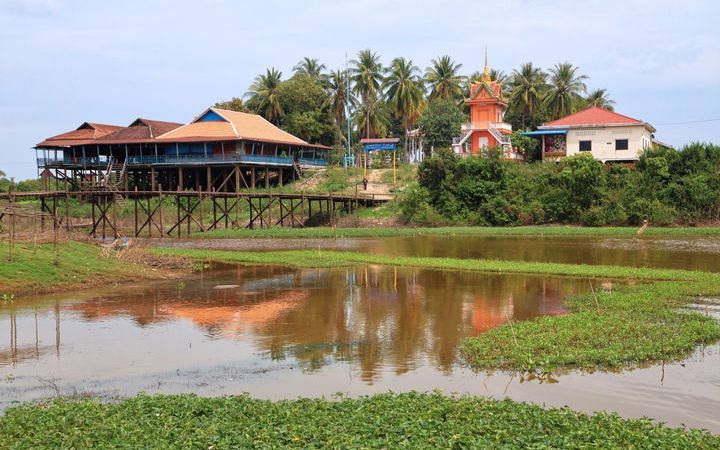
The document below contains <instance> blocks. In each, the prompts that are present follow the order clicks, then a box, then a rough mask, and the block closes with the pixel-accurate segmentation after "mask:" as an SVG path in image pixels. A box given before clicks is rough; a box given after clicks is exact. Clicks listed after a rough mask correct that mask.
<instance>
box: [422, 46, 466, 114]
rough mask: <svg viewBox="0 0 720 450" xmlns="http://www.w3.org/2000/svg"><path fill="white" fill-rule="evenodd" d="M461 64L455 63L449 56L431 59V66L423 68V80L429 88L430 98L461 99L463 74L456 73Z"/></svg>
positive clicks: (457, 100)
mask: <svg viewBox="0 0 720 450" xmlns="http://www.w3.org/2000/svg"><path fill="white" fill-rule="evenodd" d="M461 67H462V64H455V61H453V60H452V59H451V58H450V56H448V55H443V56H441V57H440V58H437V59H433V60H432V66H430V67H428V68H427V69H425V80H426V81H427V83H428V87H429V88H430V100H431V101H432V100H438V99H440V100H453V101H455V102H459V101H461V100H462V99H463V92H462V83H463V76H462V75H458V70H460V68H461Z"/></svg>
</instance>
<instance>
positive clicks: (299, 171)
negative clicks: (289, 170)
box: [292, 161, 303, 179]
mask: <svg viewBox="0 0 720 450" xmlns="http://www.w3.org/2000/svg"><path fill="white" fill-rule="evenodd" d="M292 165H293V169H295V175H297V177H298V179H300V178H302V174H303V171H302V167H300V164H299V163H298V162H297V161H293V164H292Z"/></svg>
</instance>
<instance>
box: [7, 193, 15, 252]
mask: <svg viewBox="0 0 720 450" xmlns="http://www.w3.org/2000/svg"><path fill="white" fill-rule="evenodd" d="M8 199H9V201H10V205H13V204H14V203H15V200H14V199H13V195H12V187H10V188H8ZM14 249H15V208H11V209H10V262H13V250H14Z"/></svg>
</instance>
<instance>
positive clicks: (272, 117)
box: [245, 67, 283, 125]
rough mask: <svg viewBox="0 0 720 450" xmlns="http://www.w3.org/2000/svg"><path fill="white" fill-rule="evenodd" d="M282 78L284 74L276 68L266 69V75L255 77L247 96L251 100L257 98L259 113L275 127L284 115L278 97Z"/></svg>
mask: <svg viewBox="0 0 720 450" xmlns="http://www.w3.org/2000/svg"><path fill="white" fill-rule="evenodd" d="M281 78H282V72H280V71H278V70H276V69H275V68H274V67H271V68H269V69H266V73H265V75H263V74H260V75H258V76H257V77H255V81H254V82H253V84H252V85H251V86H250V90H249V91H248V92H247V93H246V94H245V95H246V96H249V97H250V98H251V99H254V98H257V101H258V107H257V112H258V113H261V114H262V115H263V116H265V118H266V119H267V120H269V121H270V122H272V123H274V124H275V125H278V124H279V123H280V117H282V115H283V110H282V106H281V105H280V101H279V100H278V97H277V93H278V88H279V87H280V83H281Z"/></svg>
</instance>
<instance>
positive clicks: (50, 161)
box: [37, 155, 112, 167]
mask: <svg viewBox="0 0 720 450" xmlns="http://www.w3.org/2000/svg"><path fill="white" fill-rule="evenodd" d="M111 160H112V157H111V156H107V155H101V156H100V157H97V156H95V157H92V158H77V157H70V156H68V157H57V158H53V157H49V158H38V159H37V165H38V167H47V166H93V165H98V164H99V165H107V164H108V163H109V162H110V161H111Z"/></svg>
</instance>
